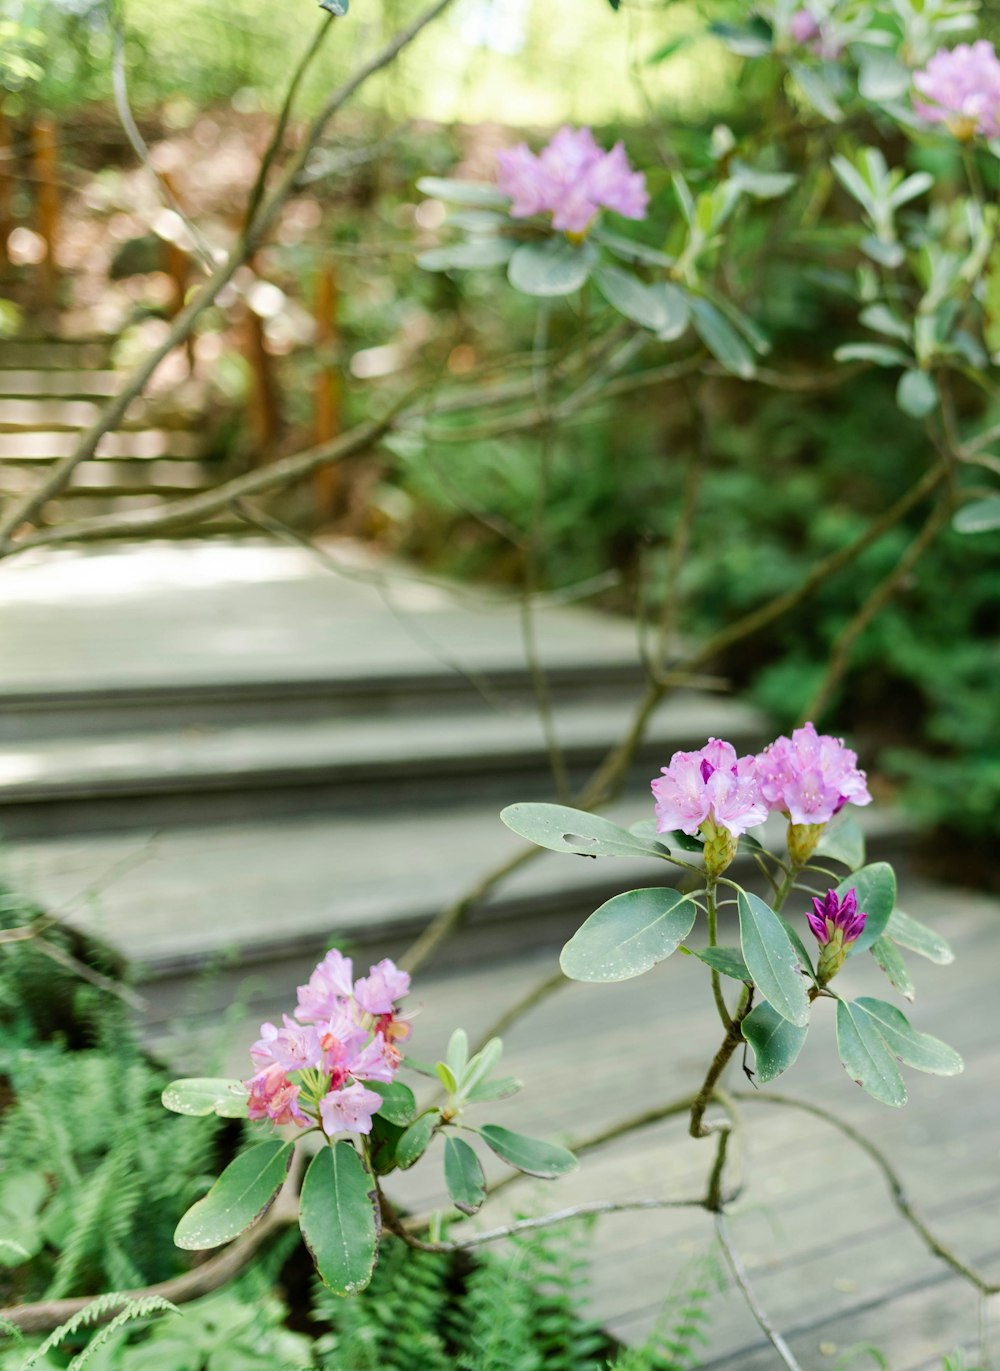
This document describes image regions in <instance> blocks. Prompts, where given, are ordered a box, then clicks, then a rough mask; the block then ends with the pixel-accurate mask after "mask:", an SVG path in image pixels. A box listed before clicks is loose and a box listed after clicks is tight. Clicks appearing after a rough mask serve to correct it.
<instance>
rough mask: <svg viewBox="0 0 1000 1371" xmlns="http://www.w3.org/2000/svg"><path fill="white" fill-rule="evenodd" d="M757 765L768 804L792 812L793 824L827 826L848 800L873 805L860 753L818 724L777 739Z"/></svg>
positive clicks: (763, 753)
mask: <svg viewBox="0 0 1000 1371" xmlns="http://www.w3.org/2000/svg"><path fill="white" fill-rule="evenodd" d="M754 769H755V774H756V777H757V782H758V784H759V786H760V793H761V796H762V798H763V799H764V801H765V802H766V804H767V807H768V808H769V809H771V810H773V811H776V812H777V811H780V812H782V813H787V814H788V816H789V818H790V819H791V821H792V823H793V824H824V823H827V822H828V821H829V820H830V819H832V818H833V816H834V814H837V813H839V811H840V810H841V809H843V807H844V805H845V804H848V803H850V804H856V805H866V804H870V803H871V798H872V797H871V796H870V795H869V793H868V784H867V779H866V777H865V773H864V772H863V771H859V770H858V758H857V754H856V753H855V752H852V751H851V749H850V748H849V747H845V746H844V743H843V740H842V739H840V738H832V737H830V735H829V734H826V733H823V734H818V733H817V732H816V729H815V727H814V726H813V725H812V724H806V725H805V726H804V727H802V728H797V729H796V730H795V731H794V733H793V734H792V736H791V738H786V737H784V736H782V737H780V738H778V739H776V740H775V742H773V743H771V745H770V747H767V748H765V749H764V751H763V752H762V753H760V755H759V756H758V757H757V758H756V759H755V764H754Z"/></svg>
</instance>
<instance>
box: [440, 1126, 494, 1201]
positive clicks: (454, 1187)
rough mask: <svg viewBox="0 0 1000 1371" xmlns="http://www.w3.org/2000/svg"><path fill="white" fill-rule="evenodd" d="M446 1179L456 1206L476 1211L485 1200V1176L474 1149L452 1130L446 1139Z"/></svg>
mask: <svg viewBox="0 0 1000 1371" xmlns="http://www.w3.org/2000/svg"><path fill="white" fill-rule="evenodd" d="M444 1179H445V1184H446V1185H447V1186H448V1194H449V1195H450V1196H451V1199H452V1203H453V1204H454V1206H455V1208H456V1209H460V1210H461V1211H462V1213H463V1214H474V1213H475V1212H476V1210H477V1209H479V1208H480V1207H481V1205H482V1203H483V1201H484V1200H485V1199H486V1177H485V1176H484V1175H483V1168H482V1166H481V1164H480V1161H479V1158H478V1157H477V1156H476V1154H475V1152H474V1151H473V1150H472V1148H471V1147H470V1146H469V1144H468V1143H467V1142H466V1141H465V1139H464V1138H456V1137H455V1136H454V1135H453V1134H451V1133H446V1134H445V1139H444Z"/></svg>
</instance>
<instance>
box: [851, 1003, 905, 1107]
mask: <svg viewBox="0 0 1000 1371" xmlns="http://www.w3.org/2000/svg"><path fill="white" fill-rule="evenodd" d="M837 1050H838V1052H839V1053H840V1060H841V1062H842V1063H843V1066H844V1070H845V1071H846V1072H847V1074H848V1075H849V1076H850V1078H851V1080H852V1081H855V1082H856V1083H857V1084H858V1085H860V1086H861V1088H862V1089H863V1090H867V1092H868V1094H869V1095H871V1096H872V1097H873V1098H874V1099H876V1100H879V1101H880V1102H881V1103H882V1104H888V1105H891V1106H892V1107H893V1108H894V1109H899V1108H900V1107H901V1106H902V1105H904V1104H905V1103H906V1086H905V1085H904V1084H903V1078H902V1076H901V1075H900V1074H899V1067H898V1066H897V1065H896V1059H895V1057H894V1056H893V1055H892V1053H891V1052H890V1051H889V1049H888V1047H887V1046H886V1042H885V1039H884V1038H883V1037H882V1035H881V1033H880V1032H879V1031H878V1028H877V1027H876V1025H875V1022H874V1020H873V1019H872V1018H871V1017H870V1016H869V1015H868V1014H866V1013H865V1012H864V1010H861V1009H857V1008H856V1007H855V1006H854V1005H852V1004H851V1003H850V1002H849V1001H848V1000H838V1001H837Z"/></svg>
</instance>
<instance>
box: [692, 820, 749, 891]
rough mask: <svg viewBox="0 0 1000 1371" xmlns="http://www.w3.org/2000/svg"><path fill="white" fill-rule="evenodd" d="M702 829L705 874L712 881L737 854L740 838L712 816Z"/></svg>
mask: <svg viewBox="0 0 1000 1371" xmlns="http://www.w3.org/2000/svg"><path fill="white" fill-rule="evenodd" d="M701 831H702V833H703V834H704V837H705V874H706V876H707V877H708V879H709V880H710V881H714V880H717V879H718V877H719V876H721V875H722V873H723V872H724V871H725V869H726V867H727V866H729V864H730V862H731V861H732V860H733V858H734V857H735V856H736V849H737V847H738V845H739V841H740V840H739V837H738V836H737V835H736V834H733V833H730V831H729V829H728V828H724V827H723V826H722V825H721V824H717V823H716V822H715V819H714V818H712V817H710V818H708V819H706V820H705V822H704V823H703V824H702V825H701Z"/></svg>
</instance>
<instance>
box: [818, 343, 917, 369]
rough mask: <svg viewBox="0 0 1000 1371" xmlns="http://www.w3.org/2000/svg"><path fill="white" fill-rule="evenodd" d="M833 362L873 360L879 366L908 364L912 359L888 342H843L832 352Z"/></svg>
mask: <svg viewBox="0 0 1000 1371" xmlns="http://www.w3.org/2000/svg"><path fill="white" fill-rule="evenodd" d="M833 360H834V361H835V362H874V363H875V365H876V366H880V367H899V366H909V364H910V362H911V361H912V360H913V359H912V358H911V357H909V356H908V355H907V354H906V353H905V352H902V351H900V349H899V348H894V347H890V346H889V344H888V343H844V345H843V346H842V347H839V348H837V350H836V351H835V352H834V354H833Z"/></svg>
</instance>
